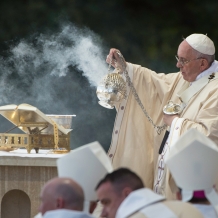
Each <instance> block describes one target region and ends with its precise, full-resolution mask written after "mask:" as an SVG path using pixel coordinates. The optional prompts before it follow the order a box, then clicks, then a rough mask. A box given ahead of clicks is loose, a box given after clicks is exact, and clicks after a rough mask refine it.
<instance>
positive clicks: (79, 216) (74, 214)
mask: <svg viewBox="0 0 218 218" xmlns="http://www.w3.org/2000/svg"><path fill="white" fill-rule="evenodd" d="M43 218H93V216H91V215H89V214H88V213H85V212H81V211H74V210H67V209H60V210H50V211H47V212H46V213H45V214H44V216H43Z"/></svg>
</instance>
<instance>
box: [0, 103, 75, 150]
mask: <svg viewBox="0 0 218 218" xmlns="http://www.w3.org/2000/svg"><path fill="white" fill-rule="evenodd" d="M0 114H1V115H2V116H4V117H5V118H6V119H8V120H9V121H10V122H11V123H13V124H14V125H15V127H13V128H12V129H10V130H8V131H7V132H5V133H0V150H3V151H10V150H13V149H16V148H26V149H27V152H28V153H30V151H31V150H32V149H35V151H36V153H38V151H39V149H40V148H42V149H53V150H52V151H51V153H66V152H69V151H70V131H71V130H72V129H70V126H71V119H72V116H73V115H64V116H65V117H66V118H68V120H70V123H69V125H68V128H65V127H64V125H59V124H57V122H55V118H56V120H57V118H59V116H58V115H48V116H46V115H45V114H43V113H42V112H41V111H40V110H38V109H37V108H36V107H33V106H31V105H28V104H20V105H18V106H17V105H13V104H12V105H6V106H1V107H0ZM74 116H75V115H74ZM62 120H63V119H62ZM15 128H19V129H20V130H21V131H23V132H24V133H25V134H16V133H9V132H11V131H12V130H13V129H15Z"/></svg>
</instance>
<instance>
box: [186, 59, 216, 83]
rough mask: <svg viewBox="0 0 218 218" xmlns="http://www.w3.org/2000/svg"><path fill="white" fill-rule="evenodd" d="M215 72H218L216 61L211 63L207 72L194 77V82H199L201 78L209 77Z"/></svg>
mask: <svg viewBox="0 0 218 218" xmlns="http://www.w3.org/2000/svg"><path fill="white" fill-rule="evenodd" d="M215 72H218V61H216V60H215V61H214V62H213V63H212V65H211V66H210V67H209V68H208V69H207V70H205V71H203V72H202V73H200V74H199V75H198V76H197V77H196V79H195V81H197V80H199V79H200V78H202V77H204V76H209V75H210V74H211V73H215ZM195 81H194V82H195ZM194 82H192V83H194ZM192 83H190V84H192Z"/></svg>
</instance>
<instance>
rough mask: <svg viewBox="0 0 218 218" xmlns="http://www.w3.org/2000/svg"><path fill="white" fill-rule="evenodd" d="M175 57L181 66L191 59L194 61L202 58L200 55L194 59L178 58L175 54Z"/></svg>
mask: <svg viewBox="0 0 218 218" xmlns="http://www.w3.org/2000/svg"><path fill="white" fill-rule="evenodd" d="M175 57H176V60H177V61H178V62H179V63H180V64H181V65H182V66H184V65H186V64H188V63H189V62H191V61H195V60H198V59H202V58H201V57H199V58H195V59H192V60H189V61H188V60H179V57H178V56H177V55H175Z"/></svg>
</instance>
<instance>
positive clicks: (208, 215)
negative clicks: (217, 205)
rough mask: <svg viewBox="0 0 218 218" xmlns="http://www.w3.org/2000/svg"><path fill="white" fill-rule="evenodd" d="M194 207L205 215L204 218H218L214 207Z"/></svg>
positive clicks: (198, 205)
mask: <svg viewBox="0 0 218 218" xmlns="http://www.w3.org/2000/svg"><path fill="white" fill-rule="evenodd" d="M193 206H195V207H196V208H197V209H198V210H199V211H200V212H201V213H202V214H203V215H204V218H218V215H217V214H216V212H215V210H214V207H213V206H212V205H205V204H193Z"/></svg>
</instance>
